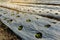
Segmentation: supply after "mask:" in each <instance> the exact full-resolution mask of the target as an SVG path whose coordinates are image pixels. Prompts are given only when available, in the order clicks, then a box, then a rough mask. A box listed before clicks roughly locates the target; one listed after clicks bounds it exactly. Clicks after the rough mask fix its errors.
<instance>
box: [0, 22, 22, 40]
mask: <svg viewBox="0 0 60 40" xmlns="http://www.w3.org/2000/svg"><path fill="white" fill-rule="evenodd" d="M0 40H21V38H20V37H18V36H17V35H16V34H15V33H13V32H12V31H11V30H10V29H9V28H8V27H6V26H5V25H3V24H2V23H1V22H0Z"/></svg>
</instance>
